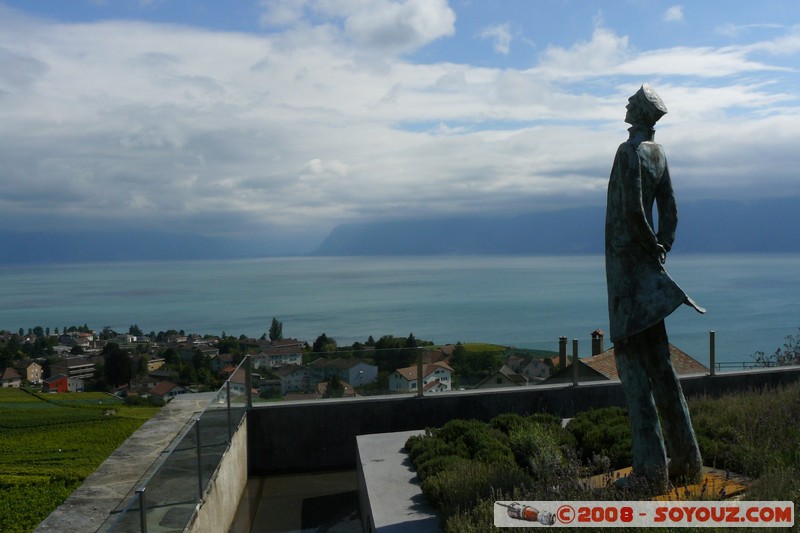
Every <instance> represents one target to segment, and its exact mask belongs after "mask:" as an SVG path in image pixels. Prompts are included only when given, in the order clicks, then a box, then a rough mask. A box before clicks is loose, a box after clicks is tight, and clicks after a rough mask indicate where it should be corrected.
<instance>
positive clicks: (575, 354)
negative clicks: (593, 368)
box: [572, 339, 579, 387]
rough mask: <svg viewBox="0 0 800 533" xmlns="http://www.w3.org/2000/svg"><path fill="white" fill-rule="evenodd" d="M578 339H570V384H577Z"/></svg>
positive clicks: (575, 385) (574, 385)
mask: <svg viewBox="0 0 800 533" xmlns="http://www.w3.org/2000/svg"><path fill="white" fill-rule="evenodd" d="M578 381H579V379H578V339H572V386H573V387H577V386H578Z"/></svg>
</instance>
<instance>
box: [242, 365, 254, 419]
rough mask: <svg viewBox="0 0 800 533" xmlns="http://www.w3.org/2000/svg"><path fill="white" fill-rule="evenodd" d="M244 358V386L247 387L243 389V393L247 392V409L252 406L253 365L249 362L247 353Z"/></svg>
mask: <svg viewBox="0 0 800 533" xmlns="http://www.w3.org/2000/svg"><path fill="white" fill-rule="evenodd" d="M244 359H245V361H244V364H245V371H244V386H245V388H246V389H247V390H246V391H245V394H247V409H250V408H252V407H253V367H252V365H251V364H250V363H251V359H250V356H249V355H245V356H244Z"/></svg>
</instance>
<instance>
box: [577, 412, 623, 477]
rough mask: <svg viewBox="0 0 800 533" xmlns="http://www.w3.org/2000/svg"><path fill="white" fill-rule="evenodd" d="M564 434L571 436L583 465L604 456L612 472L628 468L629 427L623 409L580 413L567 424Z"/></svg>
mask: <svg viewBox="0 0 800 533" xmlns="http://www.w3.org/2000/svg"><path fill="white" fill-rule="evenodd" d="M567 431H569V432H570V433H571V434H572V435H573V436H574V437H575V443H576V447H577V449H578V452H579V454H580V457H581V459H582V460H583V461H584V462H585V463H589V462H590V461H592V460H593V459H595V458H596V456H600V455H604V456H606V457H608V459H609V460H610V465H611V468H613V469H619V468H625V467H626V466H630V465H631V461H632V455H631V446H632V441H631V426H630V420H629V418H628V415H627V413H626V411H625V410H624V409H621V408H619V407H605V408H602V409H590V410H589V411H584V412H582V413H579V414H578V415H577V416H576V417H575V418H573V419H572V421H570V423H569V424H568V425H567Z"/></svg>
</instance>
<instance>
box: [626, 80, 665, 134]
mask: <svg viewBox="0 0 800 533" xmlns="http://www.w3.org/2000/svg"><path fill="white" fill-rule="evenodd" d="M625 109H627V110H628V113H627V114H626V115H625V122H627V123H628V124H644V125H646V126H650V127H652V126H653V125H654V124H655V123H656V122H658V119H660V118H661V117H663V116H664V115H666V114H667V106H665V105H664V102H663V101H662V100H661V97H660V96H658V93H656V91H655V90H654V89H653V88H652V87H650V86H649V85H648V84H646V83H645V84H644V85H642V86H641V87H640V88H639V90H638V91H636V93H635V94H634V95H633V96H631V97H630V98H628V105H626V106H625Z"/></svg>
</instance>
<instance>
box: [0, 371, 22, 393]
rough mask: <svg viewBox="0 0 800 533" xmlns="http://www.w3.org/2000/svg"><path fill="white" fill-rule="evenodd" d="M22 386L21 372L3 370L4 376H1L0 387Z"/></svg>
mask: <svg viewBox="0 0 800 533" xmlns="http://www.w3.org/2000/svg"><path fill="white" fill-rule="evenodd" d="M20 385H22V378H21V377H20V375H19V372H17V371H16V369H14V368H11V367H8V368H6V369H5V370H3V374H2V375H0V387H2V388H4V389H5V388H10V387H14V388H17V389H18V388H19V387H20Z"/></svg>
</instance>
